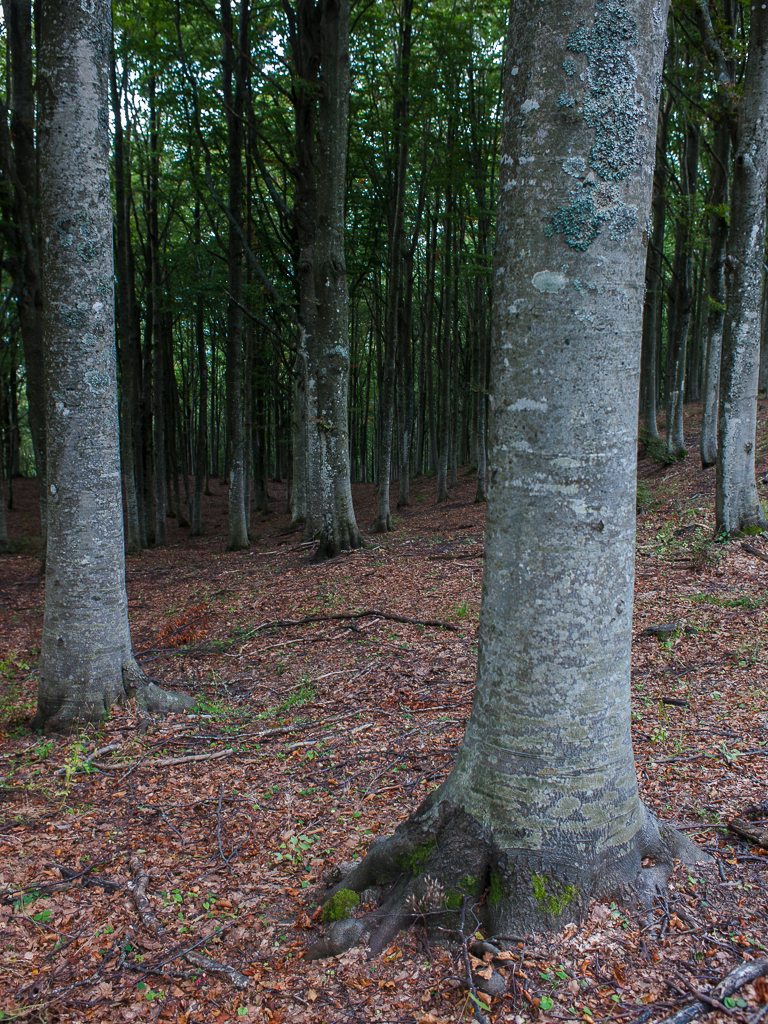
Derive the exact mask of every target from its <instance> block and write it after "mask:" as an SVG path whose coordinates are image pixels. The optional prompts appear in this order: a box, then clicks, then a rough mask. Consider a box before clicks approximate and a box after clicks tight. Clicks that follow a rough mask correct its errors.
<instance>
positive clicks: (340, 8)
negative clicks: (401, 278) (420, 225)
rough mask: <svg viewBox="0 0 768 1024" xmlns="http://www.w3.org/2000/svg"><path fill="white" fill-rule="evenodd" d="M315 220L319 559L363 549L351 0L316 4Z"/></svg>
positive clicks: (309, 376) (309, 383)
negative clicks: (350, 178) (357, 460)
mask: <svg viewBox="0 0 768 1024" xmlns="http://www.w3.org/2000/svg"><path fill="white" fill-rule="evenodd" d="M318 10H319V14H320V21H319V27H318V34H317V40H318V44H319V48H318V56H319V60H320V74H319V76H318V99H317V120H316V148H315V159H316V179H315V186H316V190H317V192H316V195H317V207H316V210H317V223H316V227H315V230H314V238H313V239H312V246H311V252H310V251H307V252H306V253H305V255H306V257H307V258H308V259H310V260H311V267H307V268H306V270H305V271H304V272H305V273H308V272H310V270H311V273H312V277H313V289H314V298H315V302H316V304H317V314H316V319H315V332H316V333H315V334H314V335H312V334H310V333H309V332H302V334H303V338H302V341H301V342H300V350H301V351H302V352H303V353H305V359H306V364H305V365H306V376H305V381H306V398H307V437H308V444H307V449H306V458H307V479H308V486H307V524H306V533H307V536H311V537H315V538H317V540H318V546H317V550H316V553H315V557H316V558H326V557H333V556H334V555H337V554H339V552H340V551H343V550H350V549H353V548H359V547H360V546H361V545H362V537H361V536H360V531H359V529H358V527H357V522H356V520H355V512H354V508H353V505H352V488H351V484H350V462H349V427H348V404H349V403H348V394H349V331H348V317H349V299H348V294H347V268H346V259H345V253H344V212H345V188H346V167H347V131H348V122H349V81H350V78H349V76H350V68H349V0H323V2H322V3H321V4H319V5H318Z"/></svg>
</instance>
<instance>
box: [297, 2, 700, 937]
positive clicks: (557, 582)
mask: <svg viewBox="0 0 768 1024" xmlns="http://www.w3.org/2000/svg"><path fill="white" fill-rule="evenodd" d="M665 27H666V10H665V5H664V4H663V3H657V4H654V5H652V4H650V3H647V2H645V0H580V2H577V3H572V2H571V0H568V2H565V0H553V2H552V3H549V4H546V5H542V4H540V3H539V2H538V0H515V2H514V3H512V5H511V13H510V26H509V37H508V51H507V57H506V66H505V74H504V115H503V128H502V153H501V178H500V188H499V197H500V198H499V209H498V219H497V241H496V252H495V267H494V302H493V337H492V358H491V374H490V384H489V387H490V392H491V430H490V442H489V456H488V471H489V494H488V520H487V526H486V534H485V570H484V575H483V599H482V608H481V614H480V640H479V643H480V647H479V657H478V674H477V685H476V691H475V698H474V704H473V708H472V714H471V717H470V721H469V724H468V726H467V731H466V735H465V738H464V741H463V743H462V745H461V748H460V750H459V753H458V757H457V760H456V764H455V767H454V769H453V771H452V772H451V774H450V775H449V777H448V778H447V779H446V781H445V782H444V783H443V784H442V785H441V786H440V787H439V788H438V789H437V790H436V791H435V792H434V793H433V794H431V795H430V796H429V797H428V798H427V800H426V801H425V802H424V803H423V804H422V805H421V806H420V807H419V808H418V809H417V810H416V811H415V812H414V814H413V815H412V816H411V817H410V818H409V819H408V820H407V821H406V822H405V823H403V824H402V825H400V826H399V828H398V829H397V830H396V832H395V833H394V835H393V836H391V837H389V838H386V839H382V840H380V841H377V842H375V843H374V845H373V846H372V847H371V849H370V851H369V853H368V854H367V856H366V857H365V858H364V860H363V861H362V863H361V864H359V865H358V866H357V867H356V868H354V869H353V870H352V872H351V874H349V875H348V877H347V878H345V879H344V880H343V882H342V883H341V887H343V888H346V889H351V890H353V891H358V892H360V891H362V890H364V889H367V888H369V887H370V886H372V885H384V886H387V887H388V888H387V890H386V891H387V896H386V898H385V900H384V902H383V903H382V905H381V907H380V908H379V910H378V911H375V912H373V913H371V914H368V915H366V916H364V917H362V918H351V919H348V920H342V921H338V922H336V923H335V924H333V925H331V926H330V928H329V933H328V935H327V936H326V937H324V938H322V939H321V940H320V941H319V942H318V943H317V944H316V945H315V947H314V949H313V950H312V954H313V955H314V956H326V955H330V954H333V953H336V952H339V951H340V950H342V949H344V948H347V947H349V946H350V945H352V944H353V943H355V942H365V941H368V942H369V943H370V946H371V950H372V951H373V952H375V951H379V950H381V949H382V948H383V947H384V946H385V945H386V944H387V942H388V941H389V939H390V938H391V936H392V935H393V934H394V932H395V931H396V930H397V929H398V928H399V927H402V925H403V924H404V923H406V922H407V921H408V920H409V919H410V918H412V917H413V916H415V915H421V914H424V915H426V919H427V920H428V921H429V922H430V923H437V924H439V925H441V926H443V927H446V926H447V927H450V926H451V924H450V922H451V919H453V922H454V924H453V926H454V927H455V926H456V921H457V911H458V909H459V908H461V907H462V904H463V903H464V901H465V900H468V901H469V905H470V906H471V907H472V908H473V912H474V913H475V915H476V916H477V918H478V919H479V920H480V922H481V923H482V924H483V925H484V927H486V928H487V929H488V930H489V933H490V934H491V935H495V934H503V933H506V932H509V931H512V932H517V931H519V930H520V929H537V928H542V927H547V926H551V925H553V924H555V923H559V922H562V921H564V920H568V919H571V918H578V917H580V916H581V915H582V914H583V912H584V911H585V909H586V907H587V903H588V900H589V899H590V897H593V896H599V897H613V898H616V897H622V896H628V895H630V894H631V893H632V892H633V891H635V892H637V891H642V890H643V889H644V888H646V887H648V886H651V885H652V884H653V882H654V880H656V879H657V878H658V873H659V871H661V870H662V867H661V866H662V865H664V864H665V865H668V866H669V865H671V862H672V859H673V858H681V859H683V860H684V861H686V862H694V861H696V860H697V859H706V858H705V857H704V856H703V855H701V854H700V853H699V851H698V849H697V848H696V847H695V846H694V845H693V844H692V843H691V842H690V841H689V840H688V839H686V838H685V837H684V836H682V835H680V834H679V833H677V832H675V831H674V830H673V829H671V828H669V827H667V826H665V825H663V824H661V823H659V822H658V821H657V820H656V818H655V817H654V816H653V815H652V814H651V813H650V812H649V811H648V810H647V809H646V808H645V807H644V805H643V803H642V801H641V799H640V797H639V794H638V788H637V780H636V775H635V767H634V760H633V754H632V744H631V737H630V643H631V617H632V599H633V584H634V540H635V459H636V443H637V393H638V389H637V384H638V381H639V369H640V340H641V321H642V303H643V293H644V262H645V251H644V250H645V243H646V239H645V238H644V237H643V230H644V227H645V224H646V217H647V215H648V212H649V206H650V194H651V185H652V179H653V169H654V137H655V131H656V123H657V103H658V89H659V82H660V73H661V64H662V57H663V53H664V38H665ZM585 367H589V373H588V374H585ZM646 857H650V858H654V859H655V860H656V862H657V866H656V867H655V868H650V869H643V868H642V861H643V858H646ZM483 896H485V898H484V899H483ZM441 912H442V913H441Z"/></svg>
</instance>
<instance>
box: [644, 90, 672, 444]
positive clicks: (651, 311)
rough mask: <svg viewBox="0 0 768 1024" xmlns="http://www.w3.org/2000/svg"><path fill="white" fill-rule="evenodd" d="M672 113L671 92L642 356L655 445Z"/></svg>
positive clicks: (661, 131)
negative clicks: (658, 347)
mask: <svg viewBox="0 0 768 1024" xmlns="http://www.w3.org/2000/svg"><path fill="white" fill-rule="evenodd" d="M671 109H672V94H671V92H670V93H668V94H667V99H666V103H665V104H664V106H663V107H660V109H659V125H658V130H657V133H656V164H655V168H654V172H653V201H652V203H651V225H652V226H651V237H650V239H649V240H648V255H647V257H646V262H645V302H644V304H643V340H642V349H641V355H640V416H641V418H642V424H643V431H644V433H645V436H646V438H648V440H651V441H658V440H659V428H658V426H657V423H656V398H657V395H658V393H659V379H658V376H657V373H656V367H657V363H658V357H657V351H656V349H657V341H658V337H659V330H658V328H659V324H660V323H661V312H662V308H663V306H662V304H663V301H664V275H663V261H664V227H665V223H666V212H667V211H666V205H667V199H666V193H665V188H666V183H667V164H666V155H667V154H666V150H667V133H668V127H669V115H670V111H671Z"/></svg>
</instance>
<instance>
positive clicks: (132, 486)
mask: <svg viewBox="0 0 768 1024" xmlns="http://www.w3.org/2000/svg"><path fill="white" fill-rule="evenodd" d="M109 74H110V91H111V99H112V117H113V120H114V126H115V127H114V133H115V144H114V147H115V161H114V167H115V207H116V211H115V255H116V266H115V271H116V275H117V320H118V336H119V339H120V357H121V359H120V361H121V366H120V382H121V385H122V394H121V401H120V457H121V463H122V470H123V488H124V492H125V508H126V520H127V526H128V530H127V534H128V536H127V538H126V547H125V549H126V551H128V552H130V553H135V552H137V551H140V550H141V531H140V529H139V506H138V499H137V493H136V473H135V467H134V458H133V433H134V429H133V426H134V425H133V410H134V401H133V398H134V388H135V383H134V382H135V374H136V365H135V363H136V361H135V358H134V352H133V342H134V339H133V331H132V327H131V291H130V285H129V273H130V270H129V268H130V265H131V263H130V260H129V257H128V246H129V245H130V244H131V242H130V237H131V235H130V232H131V208H130V205H129V204H128V202H127V196H126V191H125V147H124V138H123V118H122V111H121V109H120V93H119V91H118V87H117V73H116V69H115V55H114V52H112V55H111V57H110V69H109Z"/></svg>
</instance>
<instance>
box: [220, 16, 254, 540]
mask: <svg viewBox="0 0 768 1024" xmlns="http://www.w3.org/2000/svg"><path fill="white" fill-rule="evenodd" d="M240 18H241V21H242V20H243V19H244V20H245V21H246V23H247V18H248V5H247V3H246V4H243V10H242V12H241V15H240ZM221 24H222V34H223V60H222V71H223V77H224V105H225V108H226V117H227V161H228V165H229V166H228V173H229V200H228V204H229V241H228V246H227V266H228V270H229V301H228V303H227V368H226V391H227V444H228V452H229V460H228V465H229V522H228V532H227V550H228V551H242V550H243V549H244V548H247V547H248V546H249V541H248V528H247V525H246V516H245V500H246V499H245V494H246V482H245V437H244V434H243V398H242V388H243V234H242V231H243V228H242V225H243V212H242V207H243V164H242V151H243V111H244V109H245V97H244V95H243V81H244V70H245V60H246V54H244V53H243V52H242V50H241V49H240V48H239V47H237V55H236V46H235V43H236V38H235V25H234V22H233V19H232V10H231V6H230V0H222V2H221ZM242 27H243V26H242V25H241V28H242ZM243 38H244V32H243V31H241V32H240V39H241V40H242V39H243ZM236 62H237V63H238V65H239V67H238V69H236V68H235V63H236ZM233 79H234V88H233ZM248 488H249V491H250V481H249V484H248Z"/></svg>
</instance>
